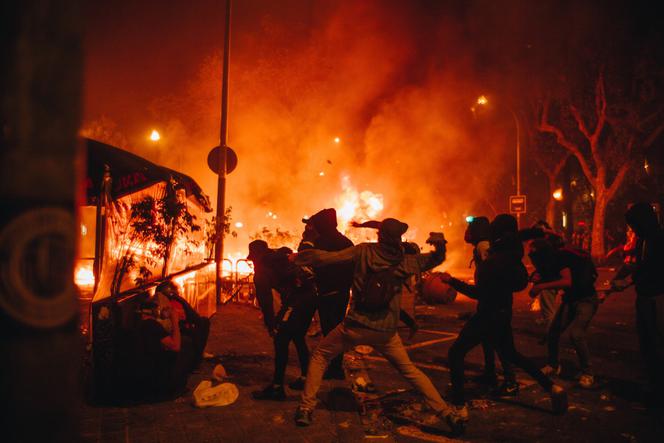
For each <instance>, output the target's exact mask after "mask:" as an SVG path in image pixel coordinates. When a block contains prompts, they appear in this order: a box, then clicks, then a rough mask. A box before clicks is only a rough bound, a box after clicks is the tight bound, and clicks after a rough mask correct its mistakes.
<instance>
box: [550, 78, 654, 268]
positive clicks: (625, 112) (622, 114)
mask: <svg viewBox="0 0 664 443" xmlns="http://www.w3.org/2000/svg"><path fill="white" fill-rule="evenodd" d="M633 89H635V90H636V89H638V85H633ZM633 92H634V91H633ZM637 96H638V94H632V95H631V97H630V98H629V99H627V100H624V103H623V104H622V105H621V106H617V105H616V106H613V107H610V106H609V104H608V102H607V94H606V87H605V75H604V71H603V70H601V69H600V71H599V74H598V75H597V79H596V81H595V88H594V95H593V97H592V98H593V100H590V101H589V103H587V104H585V105H584V106H578V105H576V104H574V103H572V101H571V100H566V101H564V102H558V103H554V102H553V101H552V100H550V99H546V100H545V101H544V103H543V107H542V112H541V118H540V121H539V124H538V129H539V130H540V131H541V132H543V133H549V134H552V135H554V136H555V140H556V142H557V143H558V144H559V145H560V146H562V147H563V148H565V149H566V150H567V151H568V152H569V153H570V154H571V155H573V156H574V157H576V159H577V160H578V162H579V165H580V166H581V170H582V171H583V174H584V175H585V177H586V179H587V180H588V182H589V183H590V185H591V186H592V189H593V191H594V194H595V196H594V203H595V205H594V213H593V220H592V233H591V242H592V243H591V255H592V256H593V258H595V259H598V260H601V259H603V258H604V255H605V246H604V222H605V216H606V209H607V205H608V203H609V202H610V201H611V200H612V199H613V197H614V196H615V195H616V192H617V191H618V189H619V188H620V187H621V186H622V184H623V183H624V181H625V176H626V175H627V173H628V172H629V170H630V168H631V167H632V166H633V164H634V160H635V158H636V155H635V152H636V151H637V150H638V151H641V150H642V149H644V148H646V147H648V146H649V145H650V144H652V143H653V142H654V141H655V140H656V139H657V137H658V136H659V134H661V132H662V130H663V129H664V122H662V118H661V112H660V111H661V107H656V108H655V109H654V111H653V110H652V109H653V108H652V107H651V106H645V104H644V101H648V100H640V99H639V98H638V97H637ZM554 105H557V110H558V115H557V119H556V120H557V121H556V122H553V121H552V119H551V115H550V114H551V110H552V109H556V108H555V107H554ZM646 110H647V111H651V112H647V114H648V115H646V116H643V115H644V114H646Z"/></svg>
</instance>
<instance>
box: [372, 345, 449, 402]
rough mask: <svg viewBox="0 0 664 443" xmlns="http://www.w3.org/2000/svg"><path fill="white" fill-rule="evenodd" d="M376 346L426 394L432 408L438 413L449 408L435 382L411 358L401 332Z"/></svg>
mask: <svg viewBox="0 0 664 443" xmlns="http://www.w3.org/2000/svg"><path fill="white" fill-rule="evenodd" d="M374 347H375V348H376V350H377V351H378V352H380V353H381V354H383V355H384V356H385V358H386V359H387V361H389V362H390V363H391V364H392V366H394V367H395V368H396V369H397V370H398V371H399V372H400V373H401V375H403V377H404V378H405V379H406V380H408V381H409V382H410V384H411V385H413V387H414V388H415V389H417V390H418V391H420V393H422V395H424V398H425V399H426V401H427V404H428V405H429V406H430V407H431V409H433V410H434V411H436V413H444V412H446V411H448V410H449V406H448V405H447V403H445V400H443V398H442V397H441V396H440V394H439V393H438V390H436V388H435V387H434V385H433V383H431V380H430V379H429V377H427V376H426V375H424V373H423V372H422V371H420V370H419V369H418V368H417V367H416V366H415V365H414V364H413V362H412V361H411V360H410V357H409V356H408V353H407V352H406V348H404V346H403V343H402V342H401V338H400V337H399V334H396V333H395V334H394V335H393V336H392V337H391V338H390V339H389V340H388V341H387V342H385V343H381V344H378V343H376V344H374Z"/></svg>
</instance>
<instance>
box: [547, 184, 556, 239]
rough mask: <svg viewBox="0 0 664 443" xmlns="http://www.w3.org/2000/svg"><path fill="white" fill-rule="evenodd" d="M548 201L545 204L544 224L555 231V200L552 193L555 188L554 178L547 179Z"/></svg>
mask: <svg viewBox="0 0 664 443" xmlns="http://www.w3.org/2000/svg"><path fill="white" fill-rule="evenodd" d="M548 182H549V200H548V201H547V203H546V222H547V223H548V224H549V226H551V228H552V229H556V224H555V221H556V200H555V199H554V198H553V191H554V188H555V186H556V177H549V180H548Z"/></svg>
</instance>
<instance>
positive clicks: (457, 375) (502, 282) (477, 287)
mask: <svg viewBox="0 0 664 443" xmlns="http://www.w3.org/2000/svg"><path fill="white" fill-rule="evenodd" d="M489 241H490V248H489V255H488V257H487V259H486V260H485V261H484V262H483V263H482V265H481V266H479V267H478V268H477V279H476V280H475V284H474V285H471V284H468V283H466V282H463V281H461V280H458V279H456V278H454V277H452V276H450V275H449V274H447V273H445V274H443V275H444V280H445V281H446V282H448V283H449V284H450V285H451V286H452V287H454V288H455V289H456V290H457V291H459V292H461V293H463V294H465V295H467V296H469V297H471V298H474V299H476V300H478V302H479V303H478V306H477V312H476V313H475V314H474V315H473V316H472V317H471V318H470V319H469V320H468V321H467V322H466V324H465V325H464V326H463V329H462V330H461V332H460V333H459V336H458V337H457V339H456V341H455V342H454V344H453V345H452V347H451V348H450V350H449V353H448V361H449V365H450V375H451V381H452V402H453V403H454V405H455V407H456V408H457V409H458V410H462V411H467V407H466V400H465V392H464V360H465V357H466V354H468V352H470V350H472V349H473V348H475V347H476V346H477V345H479V344H481V343H482V342H483V341H485V340H488V341H490V343H491V344H492V345H493V347H494V348H495V349H496V350H497V351H498V354H499V355H500V357H501V359H502V360H503V361H505V360H507V361H509V362H511V363H513V364H515V365H517V366H519V367H520V368H522V369H523V370H524V371H526V373H528V375H530V376H531V377H532V378H534V379H535V380H536V381H537V382H538V383H539V384H540V386H542V388H544V389H545V390H546V391H547V392H549V393H551V403H552V406H553V410H554V412H556V413H563V412H565V411H566V410H567V393H566V392H565V390H564V389H563V388H562V387H561V386H558V385H555V384H554V383H553V381H551V379H550V378H549V377H548V376H546V375H545V374H543V373H542V372H541V371H540V370H539V369H538V368H537V366H536V365H535V364H534V363H533V362H532V361H531V360H529V359H528V358H526V357H524V356H523V355H522V354H520V353H519V352H517V350H516V349H515V348H514V337H513V333H512V296H513V293H514V292H517V291H521V290H523V289H524V288H525V287H526V286H527V284H528V272H527V271H526V268H525V266H524V265H523V263H522V262H521V260H522V258H523V246H522V244H521V240H520V238H519V233H518V228H517V222H516V219H515V218H514V217H513V216H511V215H508V214H500V215H498V216H496V218H495V219H494V220H493V221H492V222H491V225H490V238H489Z"/></svg>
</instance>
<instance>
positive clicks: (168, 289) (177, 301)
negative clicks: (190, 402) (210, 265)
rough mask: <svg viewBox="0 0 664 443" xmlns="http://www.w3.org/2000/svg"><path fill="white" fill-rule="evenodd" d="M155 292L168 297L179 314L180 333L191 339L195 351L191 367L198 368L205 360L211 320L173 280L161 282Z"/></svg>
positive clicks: (172, 307)
mask: <svg viewBox="0 0 664 443" xmlns="http://www.w3.org/2000/svg"><path fill="white" fill-rule="evenodd" d="M155 293H156V294H157V295H159V294H161V295H164V296H166V297H167V298H168V300H169V302H170V305H171V309H173V311H174V312H175V313H176V315H177V318H178V322H177V323H176V324H178V325H179V327H180V333H181V334H182V335H183V336H185V337H189V339H190V340H191V343H192V345H193V353H194V357H193V359H192V368H191V369H192V370H193V369H196V368H197V367H198V366H199V365H200V363H201V361H202V360H203V353H204V352H205V346H206V344H207V340H208V335H209V334H210V320H209V319H207V318H205V317H201V316H200V315H199V314H198V312H196V310H195V309H194V308H193V307H192V306H191V305H190V304H189V303H188V302H187V300H185V299H184V298H182V297H181V296H180V294H179V293H178V288H177V286H176V285H175V283H173V282H171V281H166V282H163V283H161V284H160V285H159V286H157V289H156V291H155Z"/></svg>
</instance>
